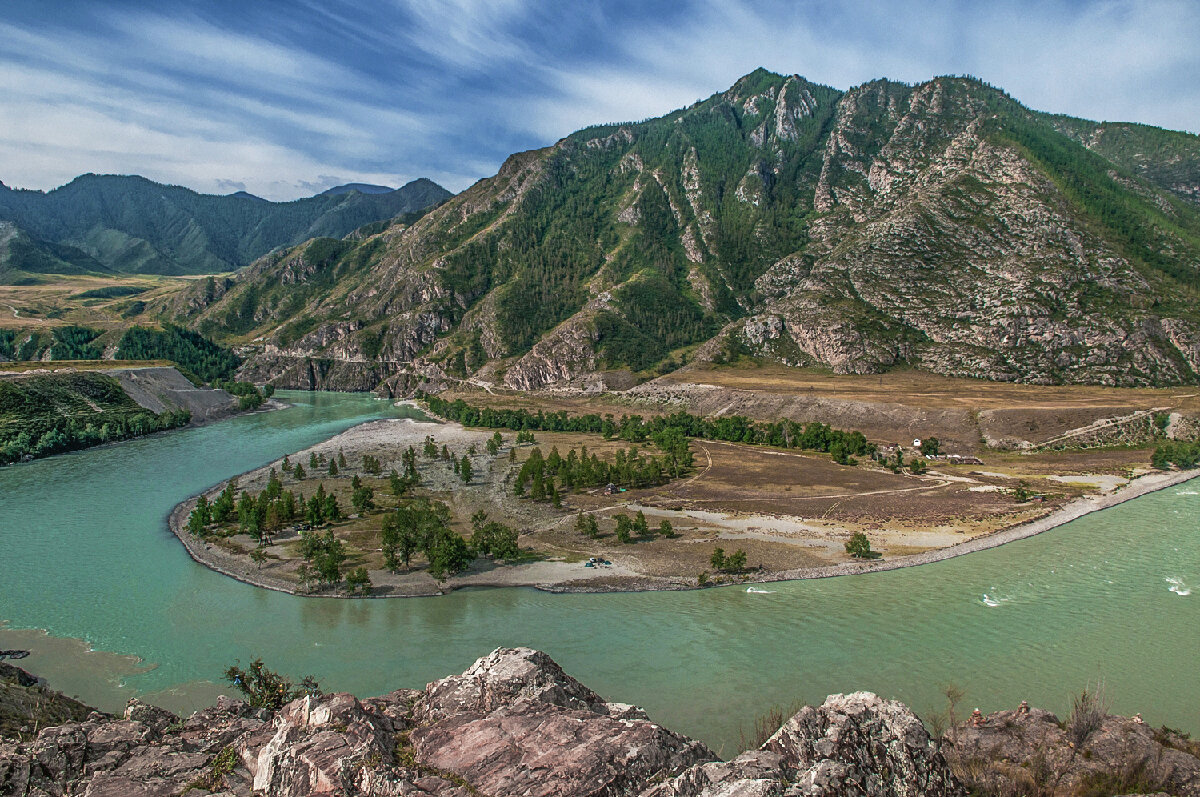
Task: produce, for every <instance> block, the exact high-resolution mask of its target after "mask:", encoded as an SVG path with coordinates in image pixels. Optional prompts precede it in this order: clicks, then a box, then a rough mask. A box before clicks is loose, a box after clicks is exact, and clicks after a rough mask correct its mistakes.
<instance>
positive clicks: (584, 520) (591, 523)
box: [575, 512, 600, 539]
mask: <svg viewBox="0 0 1200 797" xmlns="http://www.w3.org/2000/svg"><path fill="white" fill-rule="evenodd" d="M575 530H576V531H578V532H579V533H580V534H582V535H583V536H585V537H588V538H590V539H595V538H596V537H599V536H600V527H599V525H598V524H597V523H596V518H595V517H594V516H593V515H587V514H584V513H583V512H580V513H579V514H578V515H577V516H576V517H575Z"/></svg>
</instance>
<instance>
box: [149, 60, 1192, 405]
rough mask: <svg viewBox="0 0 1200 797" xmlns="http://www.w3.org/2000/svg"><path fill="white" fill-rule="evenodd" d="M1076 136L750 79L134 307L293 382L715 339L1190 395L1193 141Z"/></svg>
mask: <svg viewBox="0 0 1200 797" xmlns="http://www.w3.org/2000/svg"><path fill="white" fill-rule="evenodd" d="M1093 124H1094V123H1089V122H1083V121H1081V120H1066V119H1064V118H1063V117H1049V116H1046V115H1043V114H1038V113H1034V112H1032V111H1029V110H1028V109H1026V108H1025V107H1023V106H1022V105H1020V104H1019V103H1018V102H1017V101H1015V100H1014V99H1012V98H1010V97H1009V96H1008V95H1006V94H1005V93H1003V92H1002V91H1000V90H998V89H996V88H994V87H991V86H988V85H986V84H984V83H981V82H979V81H977V80H974V79H969V78H955V77H941V78H936V79H934V80H931V81H928V82H926V83H923V84H920V85H916V86H910V85H906V84H900V83H894V82H889V81H886V80H879V81H873V82H871V83H867V84H864V85H862V86H858V87H856V88H853V89H851V90H849V91H846V92H841V91H838V90H836V89H832V88H829V87H826V86H819V85H816V84H813V83H810V82H808V81H806V80H804V79H803V78H800V77H798V76H782V75H776V74H773V73H770V72H767V71H765V70H758V71H756V72H754V73H752V74H750V75H747V76H746V77H744V78H742V79H740V80H739V81H738V82H737V83H736V84H734V86H733V87H732V88H730V89H729V90H728V91H725V92H722V93H720V94H716V95H714V96H712V97H710V98H708V99H707V100H704V101H702V102H698V103H696V104H695V105H693V106H691V107H688V108H685V109H681V110H678V111H675V112H673V113H671V114H668V115H666V116H664V117H661V118H658V119H651V120H647V121H643V122H638V123H629V124H617V125H607V126H601V127H594V128H588V129H585V130H582V131H579V132H577V133H574V134H572V135H570V136H568V137H566V138H564V139H562V140H561V141H559V142H557V143H556V144H555V145H553V146H551V147H547V148H545V149H542V150H536V151H531V152H525V153H520V154H517V155H513V156H512V157H510V158H509V159H508V161H507V162H506V163H505V164H504V166H503V167H502V168H501V169H500V171H499V173H498V174H497V175H496V176H494V177H492V178H488V179H485V180H481V181H480V182H478V183H476V184H475V185H474V186H472V187H471V188H470V189H468V190H467V191H465V192H463V193H462V194H460V195H458V196H457V197H455V198H454V199H452V200H450V201H449V202H447V203H446V204H444V205H442V206H441V207H439V208H437V209H436V210H434V211H433V212H431V213H429V214H428V215H426V216H424V217H423V218H421V219H419V220H417V221H415V222H413V223H411V224H406V223H392V224H390V225H380V226H379V227H378V228H375V229H368V230H366V231H365V234H364V235H362V236H360V237H357V238H355V239H353V240H349V239H347V240H332V239H317V240H314V241H310V242H306V243H304V244H302V245H300V246H298V247H296V248H293V249H291V250H288V251H280V252H275V253H272V254H271V255H268V256H267V257H264V258H262V259H260V260H259V261H257V262H256V263H254V264H253V265H252V266H250V267H249V268H247V269H246V270H244V271H242V272H240V273H239V274H237V275H236V276H234V277H233V278H230V279H222V280H210V281H206V282H202V283H200V284H197V285H196V286H194V287H193V288H192V289H190V290H188V291H185V292H184V293H183V294H182V295H181V296H180V297H178V298H177V299H176V300H175V301H173V302H172V303H169V304H164V305H160V306H159V308H158V309H159V310H160V311H162V312H164V313H165V314H166V316H167V317H169V318H175V319H177V320H179V321H181V322H184V323H188V324H192V325H196V327H197V328H199V329H200V330H201V331H204V332H205V333H206V334H211V335H216V336H222V337H224V338H226V339H227V340H230V341H236V342H241V343H251V344H252V345H251V348H250V353H251V357H250V360H249V363H248V365H247V366H246V370H245V372H244V373H246V374H247V375H249V376H253V377H254V378H257V379H271V380H274V381H275V382H276V383H277V384H280V385H286V386H296V387H333V388H342V389H360V390H361V389H371V388H374V387H376V386H377V385H380V384H381V383H382V384H384V386H385V389H388V390H391V391H393V392H395V393H404V392H408V391H411V390H412V389H414V388H415V387H416V386H418V385H420V384H424V382H425V380H429V379H432V380H435V381H436V380H444V379H447V378H449V379H461V378H467V377H471V378H477V379H480V380H486V381H495V382H502V383H504V384H506V385H507V386H509V387H514V388H518V389H537V388H545V387H568V386H570V387H577V388H578V387H599V386H601V385H608V386H621V385H628V384H631V383H632V382H634V381H636V380H639V379H644V378H648V377H650V376H653V375H655V374H659V373H666V372H669V371H671V370H674V369H676V368H678V367H679V366H680V365H682V364H683V363H684V362H685V361H688V360H695V359H700V360H711V361H717V362H720V361H724V360H727V359H730V358H736V357H738V356H740V355H742V354H753V355H757V356H764V357H768V358H771V359H774V360H777V361H779V362H782V363H785V364H789V365H805V366H813V365H815V366H821V367H826V368H829V369H832V370H833V371H835V372H838V373H874V372H878V371H881V370H886V369H889V368H893V367H897V366H915V367H918V368H922V369H926V370H929V371H934V372H937V373H943V374H948V375H956V376H972V377H982V378H987V379H994V380H1006V381H1024V382H1034V383H1058V382H1069V383H1070V382H1076V383H1100V384H1113V385H1146V384H1177V383H1192V382H1194V381H1195V380H1196V378H1197V371H1198V370H1200V315H1198V311H1197V309H1196V307H1197V305H1196V299H1197V293H1198V289H1200V205H1198V204H1197V203H1196V202H1195V201H1193V200H1192V198H1191V195H1190V194H1189V190H1190V189H1188V185H1189V184H1190V183H1189V181H1190V180H1191V175H1193V174H1194V168H1193V167H1194V164H1195V163H1196V162H1197V159H1198V158H1200V138H1198V137H1196V136H1192V135H1188V134H1181V133H1180V134H1176V133H1168V132H1167V131H1161V130H1157V129H1155V128H1148V127H1144V126H1138V125H1126V126H1122V127H1121V128H1120V130H1121V133H1120V137H1119V139H1117V140H1116V143H1112V142H1111V141H1110V143H1109V144H1104V142H1105V140H1106V138H1109V137H1108V136H1101V137H1100V139H1099V140H1098V141H1099V143H1097V142H1096V141H1095V140H1093V139H1095V137H1094V136H1092V137H1090V138H1088V137H1087V135H1086V130H1087V129H1088V126H1089V125H1093ZM1102 127H1105V129H1108V128H1111V127H1112V126H1102ZM1081 131H1083V132H1081ZM1081 137H1084V138H1087V141H1088V144H1089V146H1091V147H1092V148H1091V149H1089V148H1088V146H1084V145H1083V144H1081V143H1080V141H1079V140H1078V139H1080V138H1081ZM1101 144H1104V145H1103V146H1101ZM1137 153H1142V154H1145V153H1150V157H1148V158H1146V157H1142V156H1141V155H1137ZM1110 158H1111V159H1110ZM1167 159H1171V163H1172V164H1175V165H1174V166H1170V167H1169V168H1168V167H1167V165H1165V164H1166V161H1167Z"/></svg>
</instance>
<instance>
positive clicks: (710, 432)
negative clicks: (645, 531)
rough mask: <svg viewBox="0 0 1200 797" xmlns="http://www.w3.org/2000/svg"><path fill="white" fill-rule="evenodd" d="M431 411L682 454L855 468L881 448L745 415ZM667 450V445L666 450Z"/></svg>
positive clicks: (449, 406) (436, 400)
mask: <svg viewBox="0 0 1200 797" xmlns="http://www.w3.org/2000/svg"><path fill="white" fill-rule="evenodd" d="M421 398H422V399H423V400H424V402H425V405H426V406H427V407H428V408H429V410H430V412H432V413H434V414H435V415H439V416H441V417H443V418H446V419H447V420H451V421H457V422H458V423H461V424H462V425H463V426H475V427H484V428H490V429H510V430H513V431H518V430H520V431H543V432H583V433H588V434H599V435H602V436H604V437H605V438H606V439H612V438H618V439H621V440H627V441H629V442H631V443H642V442H645V441H646V440H654V441H655V442H656V443H657V442H658V440H655V438H656V436H657V437H658V438H660V439H662V440H664V441H667V440H670V442H669V443H668V447H669V448H670V449H671V450H674V451H676V452H677V456H678V455H681V454H682V452H681V450H680V445H679V440H681V439H683V438H699V439H702V440H721V441H727V442H731V443H746V444H749V445H760V446H772V447H776V448H798V449H803V450H807V451H820V452H824V453H828V454H831V455H832V456H833V458H834V460H835V461H837V462H839V463H841V464H849V459H850V457H852V456H860V455H870V454H872V453H874V452H875V450H876V446H875V445H874V444H873V443H869V442H868V441H867V438H866V436H865V435H863V433H862V432H859V431H842V430H840V429H834V428H832V427H830V426H828V425H826V424H823V423H817V422H812V423H806V424H800V423H797V422H795V421H793V420H790V419H783V420H780V421H754V420H751V419H750V418H747V417H746V416H744V415H723V416H720V417H715V418H705V417H702V416H699V415H693V414H691V413H689V412H686V411H684V410H679V411H677V412H674V413H671V414H670V415H662V416H658V417H653V418H643V417H642V416H641V415H622V416H621V417H620V418H619V419H618V418H614V417H613V416H612V415H611V414H608V415H603V416H602V415H599V414H598V413H589V414H585V415H568V414H567V413H566V412H565V411H559V412H544V411H542V410H538V411H537V412H529V411H528V410H524V409H496V408H493V407H476V406H473V405H471V404H468V403H467V402H466V401H464V400H462V399H455V400H454V401H449V400H447V399H444V398H441V397H439V396H432V395H424V396H422V397H421ZM660 447H661V446H660Z"/></svg>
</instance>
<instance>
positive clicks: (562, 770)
mask: <svg viewBox="0 0 1200 797" xmlns="http://www.w3.org/2000/svg"><path fill="white" fill-rule="evenodd" d="M10 669H14V670H15V669H16V668H10ZM0 674H2V673H0ZM31 685H34V686H35V685H36V681H35V679H31V678H29V677H28V676H25V678H24V679H22V680H21V681H20V683H19V684H18V685H16V686H15V687H11V688H13V689H17V690H26V689H30V688H34V686H31ZM6 688H9V687H7V686H6V685H5V684H0V695H3V694H6V692H3V691H2V690H3V689H6ZM66 710H67V712H68V713H66V714H62V715H59V714H55V715H54V721H56V722H64V721H65V722H64V724H59V725H55V726H52V727H43V728H41V729H40V730H39V729H34V728H30V727H27V726H24V727H21V728H18V729H17V735H16V736H13V735H8V736H7V738H3V737H0V791H2V792H3V793H4V794H12V795H18V796H19V797H25V795H89V796H90V797H100V796H101V795H122V796H125V795H145V796H146V797H151V796H153V797H158V796H159V795H162V796H163V797H165V796H166V795H176V794H181V793H192V792H196V793H198V794H210V793H219V794H229V795H243V794H245V795H249V794H270V795H278V796H280V797H293V796H296V797H298V796H299V795H316V794H330V795H332V794H338V795H389V796H395V795H456V796H461V797H466V796H467V795H475V796H477V795H491V796H492V797H501V796H502V795H518V794H519V795H525V796H526V797H539V796H540V795H546V797H550V795H555V796H556V797H572V796H574V795H578V796H579V797H584V796H587V797H601V796H602V795H603V796H604V797H617V795H630V797H632V796H633V795H641V797H718V796H724V797H734V796H736V797H815V796H816V795H828V797H835V795H836V796H838V797H840V796H841V795H863V796H864V797H875V796H876V795H879V796H880V797H882V796H884V795H888V796H891V795H895V796H896V797H901V796H904V797H915V796H916V795H924V796H926V797H943V796H945V797H960V796H961V797H965V795H966V794H967V793H968V790H967V787H968V786H969V787H970V789H971V793H973V794H981V795H1000V794H1015V793H1038V794H1046V795H1063V796H1064V797H1065V796H1066V795H1076V794H1084V793H1101V792H1097V791H1095V790H1094V787H1097V786H1103V785H1104V784H1108V785H1110V786H1111V787H1112V788H1118V789H1119V788H1121V787H1123V786H1127V785H1132V786H1142V787H1147V788H1154V789H1160V788H1161V789H1169V790H1170V791H1171V792H1172V793H1174V794H1180V795H1189V796H1190V795H1196V794H1200V758H1197V757H1196V755H1195V753H1196V750H1195V745H1194V744H1192V743H1190V742H1189V741H1188V740H1187V739H1186V738H1185V737H1183V736H1181V735H1179V734H1177V733H1174V732H1170V731H1166V730H1163V731H1153V730H1151V729H1150V728H1149V727H1148V726H1147V725H1145V723H1142V722H1140V719H1139V718H1134V719H1127V718H1123V717H1108V716H1103V717H1100V718H1099V721H1098V722H1096V723H1093V724H1091V725H1089V726H1088V728H1087V729H1086V733H1083V734H1082V735H1080V734H1081V731H1080V729H1079V727H1078V724H1077V723H1076V722H1075V720H1074V718H1072V719H1071V720H1069V721H1067V722H1066V723H1060V722H1058V720H1057V718H1056V717H1054V716H1053V715H1051V714H1049V713H1048V712H1045V711H1039V710H1037V709H1029V708H1027V707H1025V706H1024V705H1022V706H1021V707H1020V708H1018V709H1017V710H1015V711H1008V712H997V713H996V714H993V715H989V716H987V717H984V716H982V715H977V716H975V717H973V718H972V719H971V720H969V721H968V722H967V723H965V724H963V725H959V726H957V727H955V728H954V729H952V730H951V732H950V733H949V734H947V736H946V737H944V738H943V739H941V740H940V743H935V742H934V741H933V740H931V739H930V736H929V734H928V733H927V732H926V730H925V727H924V726H923V725H922V724H921V722H920V720H919V719H918V718H917V717H916V716H915V715H914V714H913V713H912V712H911V711H910V710H909V709H908V708H907V707H905V706H904V705H903V704H901V703H897V702H895V701H891V700H884V699H882V698H880V697H878V696H876V695H873V694H870V693H867V692H858V693H855V694H851V695H834V696H831V697H830V698H828V699H827V700H826V701H825V702H824V703H823V704H822V705H820V706H806V707H805V708H803V709H801V710H800V711H799V712H797V713H796V714H795V715H794V716H792V717H791V718H790V719H788V720H787V721H786V722H784V723H783V725H782V727H780V728H779V729H778V730H777V731H776V732H774V733H773V734H771V735H770V736H769V738H767V739H766V741H765V742H763V744H761V745H760V746H759V747H757V748H755V749H752V750H748V751H746V752H744V753H742V754H740V755H738V756H736V757H735V758H733V759H732V760H730V761H721V760H719V759H718V758H717V757H716V756H715V755H714V754H713V753H712V751H710V750H709V749H708V748H707V747H705V746H704V745H703V744H701V743H700V742H697V741H695V740H692V739H688V738H687V737H685V736H681V735H680V734H677V733H674V732H672V731H669V730H667V729H665V728H663V727H661V726H659V725H656V724H655V723H653V722H652V721H650V719H649V718H647V716H646V714H645V712H643V711H642V710H641V709H639V708H637V707H635V706H629V705H625V704H620V703H611V702H607V701H605V700H604V699H603V698H601V697H600V696H599V695H597V694H596V693H595V692H593V691H591V690H590V689H588V688H587V687H586V686H584V685H583V684H581V683H579V682H578V681H576V680H575V679H573V678H571V677H570V676H569V675H567V674H566V673H564V672H563V671H562V669H561V668H560V667H559V666H558V665H557V664H555V663H554V662H553V661H552V660H551V659H550V658H549V657H548V656H546V655H545V654H544V653H540V652H537V651H533V650H529V649H525V648H510V649H505V648H501V649H498V650H496V651H494V652H492V653H491V654H489V655H487V656H484V657H483V658H481V659H479V660H478V661H476V662H475V663H474V664H473V665H472V666H471V667H470V668H468V669H467V670H466V671H465V672H464V673H463V674H462V675H458V676H451V677H448V678H444V679H442V680H439V681H435V682H433V683H431V684H429V685H428V686H427V687H426V688H425V689H424V690H420V691H417V690H405V689H401V690H398V691H396V692H392V693H391V694H388V695H384V696H382V697H378V698H368V699H365V700H358V699H357V698H354V697H353V696H351V695H348V694H331V695H324V696H319V697H317V696H310V697H302V698H300V699H298V700H294V701H293V702H291V703H288V704H286V705H284V706H283V707H282V708H280V709H279V710H275V711H273V710H269V709H266V708H254V707H252V706H251V705H249V704H247V703H245V702H241V701H233V700H228V699H226V698H221V699H220V701H218V704H217V705H216V706H215V707H212V708H208V709H203V710H201V711H198V712H196V713H195V714H193V715H191V716H190V717H188V718H186V719H180V718H179V717H176V716H175V715H173V714H171V713H169V712H167V711H165V710H163V709H158V708H155V707H153V706H148V705H143V704H142V703H140V702H138V701H137V700H132V701H130V704H129V706H128V707H127V708H126V710H125V712H124V715H123V716H122V717H120V718H116V717H109V716H105V715H102V714H100V713H98V712H92V713H91V714H89V715H88V716H87V717H86V718H83V719H82V720H81V719H80V718H79V717H78V716H75V715H76V714H78V713H79V708H78V707H77V706H76V705H74V704H70V705H67V706H66ZM72 712H73V713H72ZM1039 761H1040V762H1042V763H1041V764H1038V762H1039ZM964 779H965V783H964ZM1087 789H1093V791H1087ZM1104 793H1113V792H1104ZM1121 793H1124V792H1121Z"/></svg>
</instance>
